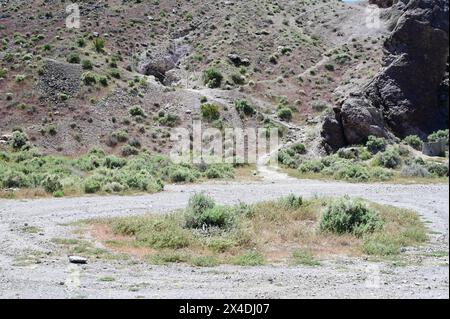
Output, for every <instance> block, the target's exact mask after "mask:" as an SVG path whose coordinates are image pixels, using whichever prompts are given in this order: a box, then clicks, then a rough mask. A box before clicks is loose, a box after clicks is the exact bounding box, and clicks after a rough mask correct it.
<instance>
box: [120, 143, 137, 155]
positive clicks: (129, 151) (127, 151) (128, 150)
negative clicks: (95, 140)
mask: <svg viewBox="0 0 450 319" xmlns="http://www.w3.org/2000/svg"><path fill="white" fill-rule="evenodd" d="M121 152H122V155H123V156H131V155H138V154H139V149H137V148H136V147H134V146H131V145H129V144H127V145H124V146H123V147H122V149H121Z"/></svg>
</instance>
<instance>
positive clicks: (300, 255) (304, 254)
mask: <svg viewBox="0 0 450 319" xmlns="http://www.w3.org/2000/svg"><path fill="white" fill-rule="evenodd" d="M291 263H292V264H293V265H305V266H319V265H320V262H319V261H317V260H316V258H315V257H314V255H313V254H312V253H311V252H310V251H307V250H295V251H294V252H292V255H291Z"/></svg>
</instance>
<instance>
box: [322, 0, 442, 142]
mask: <svg viewBox="0 0 450 319" xmlns="http://www.w3.org/2000/svg"><path fill="white" fill-rule="evenodd" d="M401 2H402V3H403V4H404V9H403V10H404V12H403V14H401V16H400V18H399V19H398V21H397V23H396V26H395V28H394V30H393V32H392V34H391V36H390V37H389V38H388V39H387V40H386V42H385V44H384V47H385V50H386V56H385V60H384V67H383V69H381V70H380V71H379V73H378V74H377V75H376V76H375V78H374V79H373V80H372V81H371V82H370V83H368V84H367V85H365V86H364V87H363V88H361V89H360V90H358V91H357V93H354V94H353V95H352V96H350V97H348V98H347V99H346V100H345V101H344V102H343V103H342V105H340V106H339V107H336V108H335V109H334V116H333V117H330V118H327V119H326V120H325V122H324V126H323V130H322V137H323V145H324V147H325V149H326V150H327V151H333V150H336V149H338V148H340V147H343V146H345V145H349V144H361V143H364V142H365V141H366V140H367V137H368V136H369V135H376V136H384V137H387V138H389V137H393V136H398V137H405V136H407V135H410V134H417V135H419V136H422V137H425V136H427V135H428V134H429V133H431V132H433V131H435V130H438V129H442V128H447V127H448V91H446V89H445V88H446V87H448V55H449V48H448V40H449V39H448V28H449V27H448V20H449V16H448V14H449V11H448V10H449V8H448V0H412V1H406V0H403V1H401ZM446 83H447V84H446Z"/></svg>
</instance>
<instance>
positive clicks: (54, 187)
mask: <svg viewBox="0 0 450 319" xmlns="http://www.w3.org/2000/svg"><path fill="white" fill-rule="evenodd" d="M42 186H43V187H44V189H45V191H46V192H47V193H50V194H53V193H55V192H57V191H62V190H63V185H62V184H61V181H60V177H59V176H58V175H47V176H46V177H45V178H44V180H43V181H42Z"/></svg>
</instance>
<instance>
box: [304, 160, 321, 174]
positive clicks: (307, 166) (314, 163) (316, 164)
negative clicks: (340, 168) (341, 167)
mask: <svg viewBox="0 0 450 319" xmlns="http://www.w3.org/2000/svg"><path fill="white" fill-rule="evenodd" d="M323 168H324V165H323V164H322V162H321V161H320V160H308V161H304V162H303V163H301V164H300V166H299V167H298V170H299V171H300V172H302V173H320V172H321V171H322V169H323Z"/></svg>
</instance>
